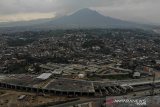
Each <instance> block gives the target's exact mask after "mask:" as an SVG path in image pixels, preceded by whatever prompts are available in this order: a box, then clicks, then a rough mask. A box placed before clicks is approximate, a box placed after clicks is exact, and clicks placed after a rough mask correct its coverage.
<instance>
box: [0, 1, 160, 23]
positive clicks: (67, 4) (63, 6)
mask: <svg viewBox="0 0 160 107" xmlns="http://www.w3.org/2000/svg"><path fill="white" fill-rule="evenodd" d="M82 8H91V9H94V10H97V11H98V12H100V13H101V14H103V15H105V16H111V17H115V18H120V19H123V20H129V21H130V20H131V21H137V22H143V23H144V22H145V23H155V24H160V12H159V11H160V0H0V22H3V21H19V20H32V19H41V18H50V17H56V16H63V15H67V14H70V13H73V12H75V11H77V10H79V9H82Z"/></svg>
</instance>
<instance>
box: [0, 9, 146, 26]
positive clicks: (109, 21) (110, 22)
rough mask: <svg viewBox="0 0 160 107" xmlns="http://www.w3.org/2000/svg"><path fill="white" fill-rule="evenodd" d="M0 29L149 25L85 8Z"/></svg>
mask: <svg viewBox="0 0 160 107" xmlns="http://www.w3.org/2000/svg"><path fill="white" fill-rule="evenodd" d="M0 27H10V28H11V27H22V28H27V29H68V28H147V27H148V26H147V25H143V24H137V23H133V22H128V21H123V20H120V19H116V18H112V17H108V16H103V15H101V14H100V13H98V12H97V11H94V10H91V9H88V8H85V9H81V10H79V11H77V12H75V13H73V14H71V15H68V16H63V17H60V18H57V19H54V18H51V19H41V20H34V21H28V22H27V21H26V22H25V21H21V22H12V23H3V24H0ZM22 28H21V29H22Z"/></svg>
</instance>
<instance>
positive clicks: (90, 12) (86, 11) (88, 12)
mask: <svg viewBox="0 0 160 107" xmlns="http://www.w3.org/2000/svg"><path fill="white" fill-rule="evenodd" d="M93 14H94V15H100V14H99V13H98V12H97V11H94V10H91V9H89V8H83V9H80V10H78V11H77V12H75V13H73V14H72V15H87V16H88V15H93Z"/></svg>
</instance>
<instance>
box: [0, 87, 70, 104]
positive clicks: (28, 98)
mask: <svg viewBox="0 0 160 107" xmlns="http://www.w3.org/2000/svg"><path fill="white" fill-rule="evenodd" d="M22 95H24V96H25V97H24V98H23V99H19V98H20V96H22ZM66 100H68V98H67V97H59V96H49V95H43V96H42V95H41V96H40V95H37V94H35V93H27V92H17V91H11V90H2V89H0V107H33V106H37V105H42V104H46V103H51V102H58V101H66Z"/></svg>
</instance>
